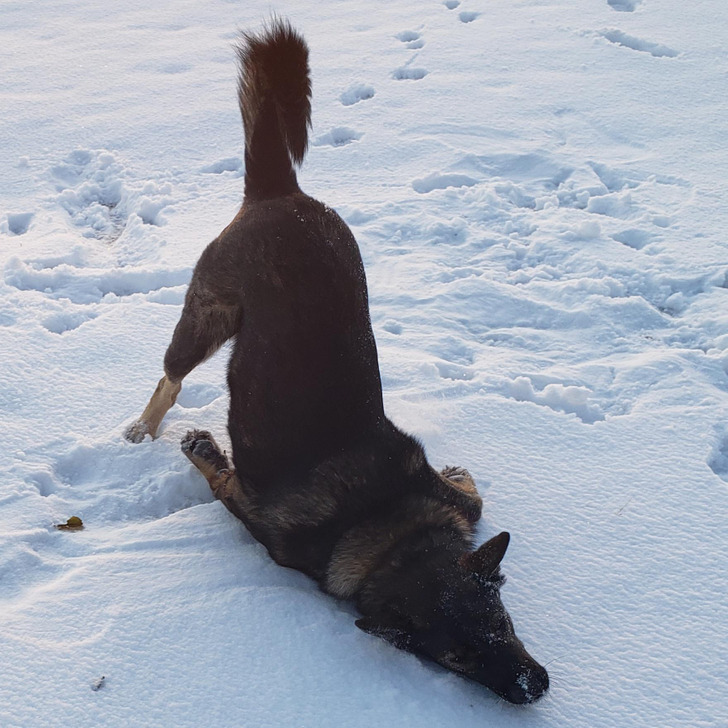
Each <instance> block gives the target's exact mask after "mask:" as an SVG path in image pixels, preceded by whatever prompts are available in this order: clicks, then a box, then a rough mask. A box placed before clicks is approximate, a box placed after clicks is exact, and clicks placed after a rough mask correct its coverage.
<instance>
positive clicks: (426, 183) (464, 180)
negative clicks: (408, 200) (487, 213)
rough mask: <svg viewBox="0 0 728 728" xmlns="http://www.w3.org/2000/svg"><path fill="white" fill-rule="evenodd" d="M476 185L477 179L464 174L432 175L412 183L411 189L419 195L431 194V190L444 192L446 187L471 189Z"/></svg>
mask: <svg viewBox="0 0 728 728" xmlns="http://www.w3.org/2000/svg"><path fill="white" fill-rule="evenodd" d="M477 184H478V180H477V179H473V178H472V177H469V176H468V175H466V174H457V173H451V174H440V173H434V174H431V175H428V176H427V177H423V178H422V179H416V180H413V181H412V189H414V191H415V192H419V193H420V194H421V195H424V194H427V193H428V192H432V191H433V190H444V189H446V188H447V187H473V186H474V185H477Z"/></svg>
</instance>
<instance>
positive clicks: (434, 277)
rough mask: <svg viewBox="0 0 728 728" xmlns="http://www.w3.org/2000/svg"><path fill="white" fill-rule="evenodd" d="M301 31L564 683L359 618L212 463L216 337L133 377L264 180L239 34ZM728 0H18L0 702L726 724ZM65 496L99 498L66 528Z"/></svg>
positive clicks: (347, 213)
mask: <svg viewBox="0 0 728 728" xmlns="http://www.w3.org/2000/svg"><path fill="white" fill-rule="evenodd" d="M271 9H273V10H275V11H277V12H279V13H281V14H283V15H287V16H289V17H290V18H291V20H292V22H293V23H294V25H295V26H296V27H298V28H299V29H300V30H301V31H302V32H303V33H304V35H305V36H306V38H307V40H308V41H309V44H310V46H311V67H312V76H313V86H314V99H313V125H314V128H313V131H312V135H311V139H312V142H313V144H312V146H311V149H310V152H309V155H308V158H307V161H306V162H305V164H304V166H303V169H302V171H301V174H300V182H301V185H302V187H303V188H304V189H305V190H306V191H307V192H309V193H310V194H313V195H314V196H316V197H318V198H320V199H322V200H324V201H325V202H326V203H328V204H329V205H331V206H332V207H334V208H336V209H337V210H338V211H339V212H340V213H341V214H342V216H343V217H344V218H345V219H346V220H347V222H348V223H349V224H350V225H351V226H352V229H353V230H354V233H355V235H356V237H357V239H358V241H359V243H360V246H361V249H362V255H363V257H364V261H365V265H366V267H367V272H368V279H369V286H370V297H371V310H372V319H373V325H374V330H375V335H376V337H377V342H378V346H379V352H380V360H381V369H382V377H383V382H384V388H385V393H384V394H385V402H386V407H387V410H388V412H389V414H390V416H391V417H392V418H393V419H394V420H395V421H396V422H397V423H399V424H400V425H401V426H402V427H404V428H405V429H408V430H409V431H411V432H413V433H414V434H416V435H418V436H419V437H420V438H421V439H422V440H423V442H424V443H425V445H426V448H427V451H428V455H429V457H430V460H431V461H432V462H433V464H434V465H436V466H439V467H442V466H444V465H445V464H451V465H452V464H455V465H462V466H464V467H467V468H468V470H469V471H470V472H471V473H472V474H473V477H474V478H475V480H476V482H477V483H478V485H479V489H480V492H481V494H482V496H483V498H484V501H485V508H484V519H483V524H482V526H481V527H480V528H481V531H480V537H481V539H485V538H486V537H489V536H492V535H493V534H494V533H497V532H499V531H500V530H508V531H510V532H511V534H512V541H511V547H510V549H509V552H508V554H507V556H506V559H505V562H504V571H505V573H506V574H507V575H508V584H507V585H506V586H505V587H504V591H503V597H504V601H505V603H506V605H507V607H508V608H509V610H510V612H511V615H512V616H513V618H514V621H515V624H516V628H517V630H518V633H519V635H520V636H521V637H522V639H523V641H524V643H525V644H526V647H527V648H528V650H529V651H530V652H531V653H532V654H533V655H534V657H535V658H536V659H538V660H540V661H541V662H543V663H544V664H546V665H547V667H548V670H549V672H550V675H551V684H552V687H551V690H550V692H549V694H548V695H547V696H546V697H545V698H544V699H543V700H542V701H540V702H538V703H536V704H534V705H533V706H529V707H528V708H522V709H518V708H514V707H512V706H509V705H507V704H505V703H503V702H502V701H499V700H498V699H497V698H496V697H494V696H493V695H492V694H491V693H489V692H488V691H486V690H484V689H483V688H481V687H479V686H478V685H474V684H470V683H467V682H465V681H463V680H462V679H460V678H458V677H457V676H455V675H453V674H451V673H448V672H445V671H443V670H441V669H439V668H437V667H436V666H434V665H432V664H430V663H426V662H423V661H421V660H419V659H418V658H417V657H414V656H412V655H408V654H405V653H403V652H399V651H397V650H395V649H394V648H392V647H390V646H389V645H387V644H386V643H385V642H383V641H382V640H379V639H376V638H374V637H371V636H369V635H366V634H364V633H363V632H361V631H359V630H357V629H356V628H355V626H354V624H353V622H354V619H355V616H356V615H355V614H354V610H353V609H352V607H351V606H349V605H347V604H343V603H338V602H336V601H335V600H333V599H331V598H329V597H327V596H325V595H323V594H322V593H320V592H319V591H317V589H316V588H315V587H314V585H313V584H312V583H311V582H310V581H309V580H308V579H307V578H305V577H304V576H302V575H301V574H299V573H296V572H293V571H290V570H287V569H283V568H281V567H278V566H277V565H275V564H274V563H273V562H272V561H271V559H270V558H269V557H268V555H267V553H266V552H265V549H263V547H261V546H260V545H259V544H258V543H257V542H255V541H254V540H253V539H252V538H251V537H250V535H249V534H248V533H247V532H246V530H245V528H244V527H243V526H242V525H241V524H240V523H239V522H237V521H236V520H235V519H234V518H232V517H231V516H230V515H229V514H228V512H227V511H225V509H224V508H223V507H222V505H221V504H219V503H217V502H215V501H214V500H213V498H212V497H211V494H210V492H209V489H208V487H207V484H206V483H205V482H204V481H203V479H202V478H201V476H200V475H199V474H198V473H197V472H195V471H194V470H193V468H192V467H191V466H190V464H189V463H188V461H187V460H186V458H184V456H183V455H182V453H181V452H180V451H179V444H178V443H179V440H180V438H181V437H182V435H183V434H184V433H185V432H186V430H187V429H188V428H191V427H204V428H206V429H210V430H211V431H212V432H213V433H215V436H216V437H217V438H218V441H220V442H221V444H223V446H224V445H225V421H226V410H227V395H226V389H225V360H226V354H227V350H223V352H221V353H220V354H219V355H217V356H216V357H214V358H213V359H211V360H210V361H209V362H207V363H206V364H204V365H203V366H201V367H200V368H199V369H198V370H196V371H195V372H193V373H192V374H191V375H190V377H189V379H188V380H187V381H186V382H185V385H184V388H183V391H182V393H181V395H180V397H179V400H178V403H177V404H176V405H175V407H174V408H173V409H172V410H171V411H170V412H169V414H168V416H167V418H166V420H165V422H164V423H163V426H162V428H161V432H160V437H159V439H158V440H156V441H154V442H152V441H150V440H149V438H147V440H146V441H145V442H143V443H141V444H138V445H132V444H130V443H128V442H126V441H125V440H124V439H123V438H122V432H123V430H124V428H125V426H127V425H128V424H129V423H130V422H131V421H132V420H133V419H134V418H135V417H137V416H138V415H139V414H140V412H141V410H142V408H143V407H144V405H145V403H146V401H147V399H148V398H149V396H150V395H151V392H152V390H153V388H154V386H155V384H156V382H157V380H158V378H159V376H160V375H161V366H162V357H163V355H164V351H165V348H166V345H167V343H168V341H169V339H170V336H171V333H172V330H173V328H174V325H175V323H176V320H177V318H178V316H179V313H180V308H181V304H182V301H183V298H184V292H185V288H186V284H187V282H188V281H189V278H190V275H191V271H192V268H193V266H194V264H195V261H196V260H197V257H198V256H199V254H200V252H201V250H202V249H203V247H204V246H205V245H206V243H207V242H208V241H210V240H211V239H212V238H214V237H215V236H216V235H217V234H218V232H219V231H220V230H221V229H222V228H223V227H224V226H225V225H226V224H227V223H228V222H229V221H230V219H231V218H232V216H233V215H234V214H235V211H236V209H237V207H238V205H239V204H240V200H241V196H242V183H243V181H242V174H243V164H242V141H243V137H242V129H241V124H240V119H239V115H238V108H237V100H236V91H235V74H236V69H235V62H234V52H233V49H232V42H233V40H234V38H235V32H236V28H257V27H259V26H260V24H261V22H262V21H263V19H264V18H265V17H266V16H268V14H269V12H270V11H271ZM726 28H728V4H726V3H725V2H724V0H705V1H704V2H701V3H694V4H692V5H690V4H686V3H685V2H684V0H662V1H661V2H650V1H649V0H592V1H591V2H584V1H583V0H558V1H557V0H519V2H516V3H513V2H505V1H504V0H492V1H490V2H486V1H485V0H462V2H459V1H458V0H426V1H423V2H419V3H412V2H404V1H403V0H390V1H389V2H388V3H386V4H383V5H381V6H377V7H376V9H375V8H374V7H373V6H372V4H371V3H367V2H363V1H358V0H352V2H348V3H340V2H338V3H328V4H326V3H324V4H322V3H319V2H314V1H313V0H298V1H297V2H295V3H294V2H292V1H291V0H283V1H282V2H278V3H276V4H274V6H271V5H270V3H269V2H268V1H267V0H266V2H262V1H259V0H250V1H249V2H246V3H241V2H234V1H232V0H214V1H212V2H205V3H200V2H196V1H193V0H176V2H171V1H170V0H159V1H158V2H155V3H149V2H141V1H140V0H125V1H124V2H117V1H116V0H112V2H109V3H95V2H91V0H72V1H71V2H67V1H65V0H64V1H63V2H61V0H46V1H44V2H43V3H42V10H41V9H40V6H37V4H33V3H17V2H8V3H3V4H1V5H0V58H2V61H3V82H2V86H0V99H1V100H2V108H3V114H2V115H1V116H0V134H1V138H2V140H3V141H2V144H0V169H2V176H1V177H0V193H1V195H0V202H1V203H2V207H1V208H0V300H1V302H2V303H1V305H0V350H1V351H2V352H3V353H2V366H0V418H1V419H0V424H2V428H3V432H4V433H5V434H4V438H5V439H4V452H5V457H4V458H3V459H2V462H0V534H2V536H0V615H1V616H0V654H2V660H0V725H2V726H7V727H8V728H41V727H45V726H74V728H84V727H88V728H91V727H94V728H97V727H98V726H105V727H116V726H135V728H146V727H157V726H160V727H162V726H165V727H166V726H175V728H185V727H187V726H190V727H191V726H195V727H198V726H201V725H204V726H211V727H212V728H222V727H227V726H230V727H231V728H232V727H233V726H235V727H239V726H248V727H251V728H257V727H263V726H286V727H288V726H290V727H294V726H295V727H308V726H310V727H312V728H313V727H316V728H320V727H321V726H324V727H328V726H331V727H333V726H337V727H338V726H362V727H363V726H398V728H399V727H404V728H407V727H410V726H411V727H413V728H414V727H416V728H421V727H422V726H451V725H457V726H459V727H460V728H468V727H469V726H478V727H481V726H490V727H491V728H505V727H506V726H508V727H510V726H519V727H523V728H531V727H533V728H544V727H545V728H583V727H584V726H588V727H589V728H614V727H615V726H619V728H654V727H655V726H661V727H662V728H677V727H678V726H681V727H690V728H707V727H711V728H713V727H715V728H719V727H720V728H724V727H725V726H726V725H728V708H727V707H726V700H725V695H726V684H727V683H728V662H727V661H726V652H727V650H728V582H727V581H726V571H727V569H728V525H727V516H728V485H727V484H728V374H727V371H728V243H727V242H726V234H725V231H726V230H727V229H728V219H727V218H728V213H727V212H726V211H727V210H728V204H727V203H728V200H726V193H725V189H726V187H725V179H726V172H727V171H728V152H727V148H726V144H725V119H726V116H727V114H728V101H727V99H728V57H727V56H726V51H725V47H726V41H728V38H727V37H726ZM71 516H78V517H80V518H82V520H83V523H84V526H85V527H84V529H83V530H82V531H75V532H74V531H61V530H58V529H56V528H54V526H55V525H57V524H62V523H65V522H66V521H67V520H68V519H69V518H70V517H71Z"/></svg>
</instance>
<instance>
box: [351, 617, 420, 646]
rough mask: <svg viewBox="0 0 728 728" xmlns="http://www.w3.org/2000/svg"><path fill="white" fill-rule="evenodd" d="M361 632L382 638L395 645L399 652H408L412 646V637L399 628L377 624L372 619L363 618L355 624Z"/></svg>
mask: <svg viewBox="0 0 728 728" xmlns="http://www.w3.org/2000/svg"><path fill="white" fill-rule="evenodd" d="M354 624H356V626H357V627H359V629H360V630H362V631H364V632H367V633H368V634H373V635H374V636H375V637H381V638H382V639H384V640H387V642H389V643H390V644H393V645H394V646H395V647H396V648H397V649H399V650H407V649H409V645H410V635H409V634H408V633H407V632H405V631H404V630H403V629H401V628H399V627H395V626H393V625H389V624H383V623H382V622H377V621H376V620H375V619H373V618H372V617H362V618H361V619H357V620H356V622H354Z"/></svg>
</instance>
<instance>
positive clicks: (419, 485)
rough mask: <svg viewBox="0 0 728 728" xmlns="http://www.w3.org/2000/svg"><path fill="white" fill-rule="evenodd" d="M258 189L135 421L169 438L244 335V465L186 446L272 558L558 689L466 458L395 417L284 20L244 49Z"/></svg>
mask: <svg viewBox="0 0 728 728" xmlns="http://www.w3.org/2000/svg"><path fill="white" fill-rule="evenodd" d="M237 51H238V59H239V65H240V69H239V79H238V97H239V103H240V110H241V113H242V117H243V126H244V131H245V195H244V200H243V204H242V207H241V209H240V211H239V212H238V214H237V215H236V216H235V218H234V219H233V221H232V222H231V223H230V224H229V225H228V226H227V227H226V228H225V229H224V230H223V231H222V233H220V235H219V236H218V237H217V238H216V239H215V240H213V242H212V243H210V245H208V247H207V248H206V249H205V250H204V252H203V253H202V255H201V257H200V259H199V262H198V263H197V265H196V267H195V270H194V273H193V276H192V280H191V282H190V285H189V289H188V291H187V294H186V297H185V303H184V308H183V311H182V316H181V318H180V320H179V323H178V324H177V326H176V328H175V331H174V335H173V337H172V342H171V343H170V345H169V348H168V349H167V352H166V355H165V357H164V376H163V377H162V379H161V380H160V382H159V384H158V386H157V388H156V390H155V392H154V394H153V396H152V398H151V400H150V401H149V404H148V405H147V407H146V409H145V410H144V412H143V413H142V415H141V417H140V418H139V419H138V420H137V421H136V422H134V423H133V424H132V425H131V426H130V427H129V428H128V429H127V431H126V433H125V434H126V437H127V439H129V440H131V441H133V442H140V441H141V440H143V439H144V437H145V436H146V435H151V437H152V438H154V437H156V435H157V431H158V428H159V426H160V423H161V421H162V419H163V417H164V415H165V414H166V412H167V411H168V410H169V408H170V407H171V406H172V405H173V404H174V402H175V399H176V397H177V394H178V393H179V391H180V388H181V386H182V380H183V379H184V377H185V376H186V375H187V374H189V372H190V371H191V370H192V369H193V368H194V367H195V366H196V365H197V364H199V363H200V362H202V361H203V360H204V359H206V358H207V357H209V356H210V355H212V354H213V353H214V352H215V351H217V349H219V347H220V346H221V345H222V344H223V343H224V342H226V341H227V340H229V339H234V342H235V343H234V346H233V351H232V354H231V357H230V361H229V367H228V385H229V389H230V410H229V417H228V431H229V435H230V440H231V443H232V463H231V462H230V461H229V460H228V457H227V455H226V454H225V453H224V452H222V451H221V449H220V448H219V447H218V445H217V444H216V443H215V440H214V439H213V438H212V436H211V435H210V433H209V432H206V431H201V430H193V431H191V432H189V433H187V435H186V436H185V438H184V439H183V440H182V450H183V452H184V453H185V455H186V456H187V457H188V458H189V459H190V460H191V461H192V463H193V464H194V465H195V466H196V467H197V468H198V469H199V470H200V471H201V473H202V474H203V475H204V477H205V478H206V479H207V481H208V482H209V484H210V487H211V489H212V491H213V493H214V494H215V496H216V497H217V498H218V499H219V500H221V501H222V502H223V503H224V504H225V506H226V507H227V508H228V510H230V512H231V513H232V514H234V515H235V516H237V517H238V518H239V519H240V520H241V521H243V523H244V524H245V525H246V526H247V528H248V530H249V531H250V533H251V534H252V535H253V536H254V537H255V538H256V539H257V540H258V541H260V542H261V543H262V544H263V545H264V546H265V547H266V548H267V549H268V552H269V553H270V555H271V556H272V558H273V559H274V560H275V561H276V562H278V563H279V564H281V565H282V566H288V567H291V568H294V569H298V570H299V571H302V572H303V573H305V574H307V575H308V576H309V577H311V578H312V579H314V580H315V581H316V582H317V583H318V585H319V586H320V588H321V589H323V590H324V591H325V592H327V593H329V594H331V595H333V596H334V597H337V598H340V599H349V600H352V601H353V602H354V603H355V605H356V607H357V608H358V610H359V612H360V614H361V618H360V619H358V620H357V621H356V625H357V626H358V627H359V628H361V629H362V630H364V631H366V632H369V633H371V634H373V635H377V636H379V637H382V638H384V639H385V640H388V641H389V642H391V643H392V644H393V645H395V646H396V647H398V648H400V649H404V650H409V651H411V652H414V653H417V654H419V655H423V656H425V657H428V658H430V659H432V660H434V661H435V662H437V663H439V664H440V665H443V666H444V667H446V668H448V669H449V670H452V671H454V672H456V673H459V674H461V675H464V676H466V677H468V678H470V679H472V680H475V681H477V682H479V683H482V684H483V685H486V686H487V687H488V688H490V689H491V690H492V691H494V692H495V693H496V694H497V695H499V696H501V697H502V698H504V699H505V700H508V701H510V702H512V703H521V704H522V703H530V702H533V701H535V700H537V699H538V698H540V697H541V696H542V695H543V694H544V693H545V692H546V691H547V689H548V684H549V680H548V674H547V672H546V670H545V669H544V668H543V667H542V666H541V665H539V664H538V663H537V662H536V661H535V660H534V659H533V658H532V657H531V656H530V655H529V654H528V652H527V651H526V649H525V647H524V646H523V644H522V642H521V641H520V640H519V639H518V638H517V637H516V634H515V632H514V629H513V623H512V622H511V619H510V617H509V615H508V613H507V612H506V610H505V608H504V606H503V603H502V601H501V598H500V587H501V585H502V583H503V581H504V578H503V576H502V575H501V571H500V563H501V560H502V559H503V556H504V554H505V552H506V548H507V547H508V542H509V535H508V533H505V532H504V533H501V534H499V535H497V536H495V537H493V538H491V539H490V540H489V541H487V542H486V543H484V544H483V545H481V546H480V547H479V548H477V549H474V548H473V531H474V527H475V523H476V522H477V521H478V519H479V518H480V515H481V509H482V500H481V499H480V497H479V496H478V493H477V490H476V487H475V483H474V482H473V479H472V477H471V476H470V475H469V473H468V472H467V470H465V469H463V468H459V467H454V468H445V469H444V470H443V471H442V472H437V471H436V470H435V469H434V468H433V467H432V466H431V465H430V464H429V463H428V461H427V458H426V457H425V452H424V449H423V447H422V445H421V444H420V443H419V442H418V441H417V440H416V439H415V438H414V437H411V436H410V435H408V434H406V433H404V432H402V431H401V430H399V429H398V428H397V427H396V426H395V425H394V424H392V422H391V421H390V420H389V419H387V417H386V416H385V414H384V408H383V403H382V385H381V380H380V374H379V365H378V360H377V349H376V344H375V341H374V335H373V333H372V326H371V321H370V317H369V305H368V298H367V295H368V294H367V285H366V277H365V274H364V267H363V264H362V260H361V255H360V253H359V248H358V246H357V244H356V241H355V240H354V237H353V235H352V233H351V231H350V230H349V228H348V227H347V225H346V224H345V223H344V221H343V220H342V219H341V218H340V217H339V216H338V215H337V214H336V213H335V212H334V211H333V210H331V209H330V208H329V207H327V206H326V205H324V204H322V203H321V202H318V201H317V200H314V199H312V198H311V197H309V196H308V195H306V194H305V193H303V192H302V191H301V189H300V187H299V186H298V182H297V178H296V171H295V170H296V167H297V165H299V164H300V163H301V162H302V160H303V158H304V154H305V152H306V147H307V143H308V130H309V127H310V114H311V102H310V98H311V84H310V77H309V68H308V47H307V45H306V43H305V41H304V40H303V38H302V37H301V36H300V35H299V34H298V33H297V32H296V31H295V30H294V29H293V28H292V27H291V25H290V24H289V23H288V21H286V20H282V19H279V18H274V19H273V20H271V21H270V22H269V23H268V25H267V26H266V27H265V29H264V30H263V31H262V32H261V33H259V34H254V33H245V34H243V35H242V36H241V40H240V44H239V46H238V48H237Z"/></svg>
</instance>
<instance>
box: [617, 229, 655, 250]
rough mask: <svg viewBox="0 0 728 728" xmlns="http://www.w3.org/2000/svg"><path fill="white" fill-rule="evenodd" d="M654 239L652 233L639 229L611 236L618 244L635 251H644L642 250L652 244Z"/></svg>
mask: <svg viewBox="0 0 728 728" xmlns="http://www.w3.org/2000/svg"><path fill="white" fill-rule="evenodd" d="M653 237H654V236H653V235H652V234H651V233H648V232H646V231H644V230H639V229H637V228H630V229H629V230H623V231H622V232H621V233H615V234H614V235H612V236H611V238H612V240H616V241H617V242H618V243H622V245H626V246H627V247H628V248H632V249H633V250H642V248H644V247H645V246H646V245H649V244H650V243H651V242H652V240H653Z"/></svg>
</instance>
